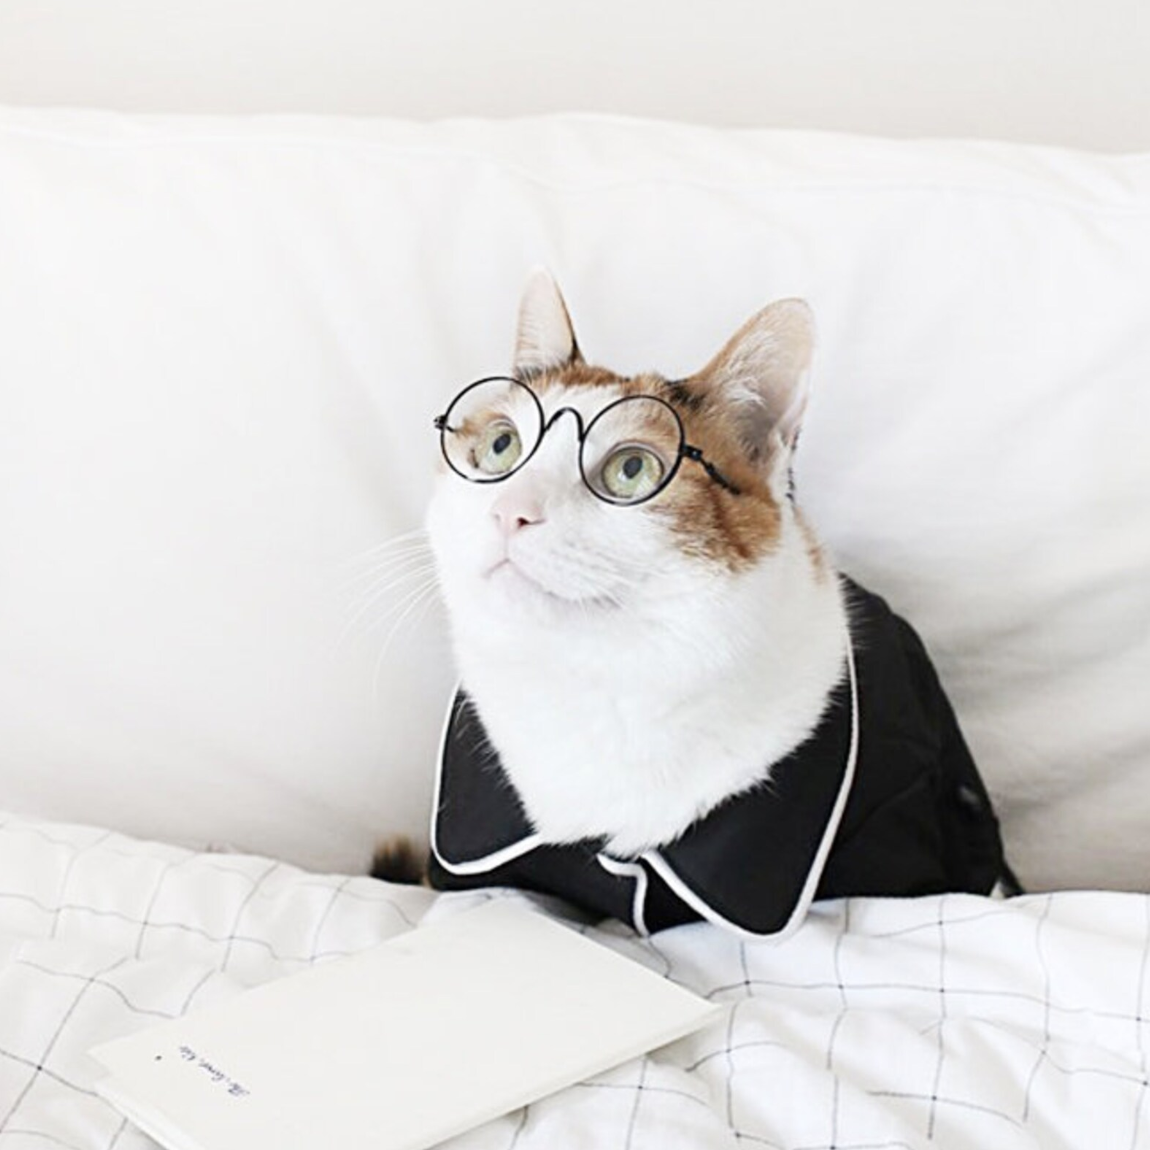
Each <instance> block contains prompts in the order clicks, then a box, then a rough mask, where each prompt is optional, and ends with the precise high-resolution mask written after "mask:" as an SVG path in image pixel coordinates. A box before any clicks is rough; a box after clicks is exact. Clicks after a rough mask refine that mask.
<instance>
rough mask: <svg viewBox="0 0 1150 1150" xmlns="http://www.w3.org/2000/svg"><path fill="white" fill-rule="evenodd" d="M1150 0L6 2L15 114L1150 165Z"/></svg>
mask: <svg viewBox="0 0 1150 1150" xmlns="http://www.w3.org/2000/svg"><path fill="white" fill-rule="evenodd" d="M1148 9H1150V5H1148V4H1146V3H1144V2H1143V0H802V2H796V0H719V2H714V0H712V2H710V3H707V2H705V0H565V2H563V3H556V2H555V0H406V2H400V0H0V102H7V103H33V104H80V105H103V106H107V107H114V108H122V109H130V110H157V111H243V112H263V111H314V112H350V113H373V114H389V115H402V116H413V117H417V118H427V117H437V116H444V115H459V114H474V115H499V116H502V115H510V114H515V113H522V112H546V111H555V110H569V109H581V110H597V111H610V112H626V113H632V114H637V115H653V116H664V117H674V118H681V119H690V120H699V121H705V122H711V123H723V124H755V125H772V126H773V125H782V126H791V127H819V128H832V129H843V130H852V131H864V132H877V133H885V134H891V135H900V136H904V135H967V136H994V137H1003V138H1010V139H1021V140H1032V141H1039V142H1047V143H1060V144H1067V145H1074V146H1083V147H1096V148H1102V149H1108V150H1150V12H1148V11H1147V10H1148Z"/></svg>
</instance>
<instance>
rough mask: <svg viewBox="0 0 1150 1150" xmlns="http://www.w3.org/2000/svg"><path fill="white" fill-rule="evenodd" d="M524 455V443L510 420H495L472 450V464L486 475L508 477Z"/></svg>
mask: <svg viewBox="0 0 1150 1150" xmlns="http://www.w3.org/2000/svg"><path fill="white" fill-rule="evenodd" d="M522 454H523V441H522V440H521V439H520V438H519V432H518V430H517V429H516V427H515V424H514V423H512V422H511V420H509V419H493V420H491V422H490V423H488V424H487V426H486V427H484V428H483V429H482V430H481V431H480V433H479V435H478V437H477V438H476V440H475V443H474V445H473V447H472V448H471V462H472V464H473V465H474V467H475V469H476V470H477V471H481V472H483V474H484V475H506V474H507V472H509V471H510V470H511V469H512V468H513V467H514V466H515V465H516V464H517V463H518V462H519V457H520V456H521V455H522Z"/></svg>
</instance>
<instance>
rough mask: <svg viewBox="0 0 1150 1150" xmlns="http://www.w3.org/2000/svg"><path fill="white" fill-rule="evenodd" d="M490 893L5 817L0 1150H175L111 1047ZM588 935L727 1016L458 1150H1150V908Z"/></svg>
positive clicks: (854, 913) (857, 908)
mask: <svg viewBox="0 0 1150 1150" xmlns="http://www.w3.org/2000/svg"><path fill="white" fill-rule="evenodd" d="M488 897H493V896H492V895H489V894H478V895H472V894H467V895H436V894H434V893H432V892H429V891H426V890H423V889H420V888H408V887H396V886H391V885H388V884H385V883H380V882H376V881H374V880H371V879H368V878H363V877H349V876H339V875H332V876H320V875H316V874H310V873H307V872H305V871H301V870H298V869H295V868H294V867H291V866H288V865H286V864H283V863H277V862H275V861H273V860H271V859H268V858H261V857H256V856H250V855H231V854H220V853H216V854H197V853H193V852H189V851H185V850H182V849H177V848H174V847H169V846H163V845H158V844H155V843H147V842H140V841H136V840H133V839H129V838H126V837H124V836H121V835H118V834H113V833H111V832H107V831H104V830H100V829H94V828H88V827H77V826H70V825H62V824H55V823H45V822H32V821H29V820H26V819H22V818H18V817H15V816H0V1145H2V1146H3V1150H25V1148H27V1150H43V1148H44V1147H52V1146H61V1147H68V1148H73V1150H81V1148H82V1150H134V1148H139V1147H147V1146H150V1145H152V1144H151V1143H150V1142H149V1140H148V1139H146V1138H144V1137H143V1136H142V1135H141V1134H139V1133H138V1132H136V1131H135V1130H134V1129H133V1128H132V1127H130V1126H128V1125H126V1124H125V1123H124V1122H123V1121H122V1120H121V1119H120V1118H119V1116H118V1115H117V1114H116V1113H115V1112H114V1111H113V1110H112V1109H111V1108H110V1107H109V1106H107V1105H106V1104H105V1103H104V1102H103V1101H102V1100H100V1099H99V1098H98V1097H97V1096H96V1095H95V1094H94V1093H93V1091H92V1081H93V1074H94V1073H95V1066H94V1064H93V1063H91V1062H90V1061H89V1060H88V1059H87V1058H86V1057H85V1053H84V1052H85V1051H86V1050H87V1049H88V1048H89V1047H91V1046H93V1045H95V1044H96V1043H98V1042H100V1041H103V1040H105V1039H110V1038H113V1037H115V1036H117V1035H120V1034H124V1033H127V1032H129V1031H131V1030H134V1029H136V1028H138V1027H141V1026H146V1025H148V1024H149V1023H151V1022H154V1021H159V1020H161V1019H164V1018H169V1017H172V1016H173V1015H176V1014H179V1013H180V1012H182V1011H185V1010H187V1009H189V1008H194V1007H197V1006H203V1005H206V1004H207V1003H209V1002H211V1001H213V1000H219V999H221V998H223V997H225V996H227V995H229V994H233V993H235V992H237V991H238V990H240V989H242V988H243V987H246V986H251V985H253V984H256V983H259V982H262V981H265V980H267V979H271V978H275V977H278V976H280V975H284V974H289V973H291V972H292V971H294V970H299V969H301V968H303V967H305V966H307V965H308V964H310V963H313V962H316V961H321V960H325V959H329V958H332V957H334V956H337V955H341V954H345V953H348V952H351V951H355V950H357V949H360V948H363V947H366V946H370V945H372V944H373V943H376V942H379V941H382V940H383V939H386V938H388V937H390V936H393V935H395V934H399V933H402V932H404V931H408V930H417V929H419V927H420V926H421V925H422V924H423V923H425V922H427V921H429V920H431V919H434V918H438V917H440V916H443V915H450V914H456V913H458V912H460V911H461V910H463V909H464V908H466V907H468V906H472V905H474V904H475V902H476V900H477V899H483V898H488ZM497 897H508V898H525V896H523V895H518V894H512V893H509V892H500V893H499V894H498V895H497ZM537 905H538V907H539V910H540V912H541V913H559V912H560V911H561V908H559V907H557V906H555V905H554V904H544V903H543V902H538V903H537ZM589 933H590V934H591V936H592V937H594V938H596V939H598V940H599V941H601V942H602V943H604V944H605V945H607V946H610V947H612V948H614V949H616V950H618V951H621V952H622V953H624V954H627V955H629V956H631V957H632V958H634V959H635V960H636V961H638V962H642V963H645V964H647V965H649V966H651V967H653V968H654V969H656V970H659V971H662V972H665V973H666V974H667V976H668V977H670V978H672V979H674V980H675V981H676V982H679V983H682V984H683V985H684V986H688V987H690V988H691V989H693V990H695V991H697V992H699V993H701V994H704V995H707V996H708V997H710V998H711V999H713V1000H714V1001H716V1002H719V1003H722V1004H723V1005H724V1006H725V1007H727V1010H726V1012H725V1014H724V1016H723V1018H722V1020H721V1021H720V1022H719V1023H718V1024H717V1025H715V1026H712V1027H711V1028H709V1029H707V1030H704V1031H702V1032H701V1033H699V1034H698V1035H696V1036H693V1037H692V1038H689V1039H687V1040H684V1041H681V1042H678V1043H675V1044H673V1045H671V1046H669V1047H666V1048H665V1049H663V1050H660V1051H657V1052H656V1053H655V1054H654V1055H652V1056H651V1057H648V1058H646V1059H643V1060H640V1061H634V1062H630V1063H628V1064H626V1065H624V1066H622V1067H620V1068H618V1069H617V1070H615V1071H613V1072H611V1073H609V1074H606V1075H603V1076H601V1077H599V1078H596V1079H594V1080H593V1081H590V1082H587V1083H584V1084H582V1085H580V1086H577V1087H573V1088H571V1089H569V1090H566V1091H563V1092H562V1093H560V1094H557V1095H555V1096H553V1097H551V1098H548V1099H546V1100H544V1101H542V1102H539V1103H537V1104H535V1105H532V1106H530V1107H528V1108H527V1109H526V1110H523V1111H518V1112H516V1113H514V1114H511V1115H508V1116H507V1117H505V1118H503V1119H501V1120H499V1121H497V1122H494V1123H491V1124H489V1125H487V1126H485V1127H482V1128H481V1129H479V1130H476V1131H474V1132H473V1133H471V1134H469V1135H466V1136H464V1137H462V1138H460V1139H457V1140H455V1141H454V1142H453V1143H451V1145H452V1146H453V1147H460V1148H463V1147H466V1148H468V1150H480V1148H482V1150H488V1148H490V1150H496V1148H498V1150H512V1148H514V1150H528V1148H533V1147H538V1148H546V1150H560V1148H564V1147H594V1148H596V1150H599V1148H608V1147H612V1148H614V1147H619V1148H627V1150H641V1148H644V1147H651V1148H657V1150H666V1148H668V1147H692V1148H694V1147H705V1148H711V1147H716V1148H717V1147H735V1146H744V1145H745V1146H750V1147H755V1146H763V1147H780V1148H781V1147H785V1148H788V1150H797V1148H799V1147H802V1148H804V1150H815V1148H824V1150H830V1148H831V1147H834V1148H836V1150H864V1148H866V1150H872V1148H874V1150H877V1148H885V1147H899V1148H913V1150H917V1148H919V1147H928V1146H933V1147H945V1148H946V1150H988V1148H999V1147H1002V1148H1013V1147H1041V1148H1042V1150H1059V1148H1062V1147H1068V1148H1069V1147H1074V1148H1076V1150H1078V1148H1090V1150H1095V1148H1099V1150H1134V1148H1136V1147H1139V1146H1150V1102H1148V1099H1147V1094H1148V1092H1147V1053H1148V1051H1150V988H1148V986H1147V983H1148V981H1150V898H1148V897H1146V896H1142V895H1124V894H1112V893H1111V894H1101V893H1062V894H1054V895H1042V896H1034V897H1026V898H1020V899H1016V900H1013V901H1011V902H994V901H990V900H987V899H979V898H974V897H969V896H944V897H941V898H924V899H915V900H904V901H883V900H868V899H858V900H852V901H849V902H845V903H844V902H835V903H828V904H821V905H819V906H817V907H816V909H815V911H814V913H813V914H812V915H811V917H810V919H809V921H808V922H807V923H806V924H805V925H804V927H803V928H802V929H800V930H799V931H798V932H797V934H796V935H794V936H793V937H792V938H790V939H789V940H788V941H786V942H784V943H781V944H777V945H772V944H765V943H758V944H756V943H747V942H742V941H739V940H737V939H734V938H731V937H728V936H727V935H725V934H723V933H721V932H720V931H718V930H717V929H716V928H714V927H711V926H709V925H704V924H698V925H693V926H688V927H683V928H680V929H677V930H673V931H669V932H666V933H663V934H661V935H658V936H657V937H656V938H654V939H641V938H638V937H636V936H635V935H634V934H632V933H631V932H630V931H629V930H628V929H626V928H624V927H623V926H621V925H619V924H615V923H605V924H603V925H602V926H600V927H598V928H595V929H591V930H589ZM366 1073H367V1082H368V1084H370V1068H367V1071H366ZM253 1150H258V1148H255V1147H253Z"/></svg>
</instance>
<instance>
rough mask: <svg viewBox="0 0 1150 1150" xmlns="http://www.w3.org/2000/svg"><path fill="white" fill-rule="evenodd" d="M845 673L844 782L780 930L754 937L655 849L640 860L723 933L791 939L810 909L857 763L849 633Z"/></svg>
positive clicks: (855, 686) (855, 696)
mask: <svg viewBox="0 0 1150 1150" xmlns="http://www.w3.org/2000/svg"><path fill="white" fill-rule="evenodd" d="M847 674H848V677H849V679H850V688H851V741H850V748H849V750H848V751H847V765H846V771H845V772H844V773H843V781H842V783H841V784H840V786H839V792H838V795H837V796H836V797H835V805H834V806H833V807H832V808H831V815H830V818H829V819H828V820H827V825H826V827H825V828H824V829H823V837H822V839H821V840H820V842H819V847H818V850H817V851H815V857H814V860H813V861H812V863H811V869H810V870H809V871H808V872H807V878H806V881H805V882H804V883H803V889H802V890H801V891H800V892H799V897H798V901H797V902H796V903H795V908H794V910H793V911H791V916H790V918H789V919H787V921H786V923H785V924H784V925H783V926H782V927H781V928H780V929H779V930H777V931H773V932H772V933H771V934H756V933H755V932H754V931H753V930H747V929H746V927H742V926H739V925H738V924H737V923H734V922H731V921H730V919H727V918H724V917H723V915H721V914H719V912H718V911H717V910H715V909H714V908H713V907H710V906H708V905H707V903H705V902H704V901H703V900H702V899H701V898H700V897H699V896H698V895H697V894H696V893H695V892H694V891H693V890H692V889H691V888H690V887H689V886H688V885H687V884H686V883H685V882H684V881H683V880H682V879H681V878H680V877H679V875H678V874H677V873H676V872H675V871H674V869H672V867H671V865H670V863H668V862H667V860H666V859H665V858H664V857H663V856H662V855H661V854H660V853H659V852H658V851H657V850H649V851H644V853H643V855H642V858H643V859H644V860H645V861H646V862H648V863H649V864H650V865H651V869H652V870H654V871H655V873H656V874H657V875H658V876H659V877H660V878H661V879H662V880H663V881H664V882H665V883H666V884H667V885H668V886H669V887H670V888H671V890H673V891H674V892H675V894H676V895H678V897H679V898H680V899H682V900H683V902H685V903H686V904H687V905H688V906H689V907H690V908H691V909H692V910H693V911H695V913H696V914H698V915H701V916H702V917H703V918H705V919H706V920H707V921H708V922H712V923H714V924H715V925H716V926H721V927H723V928H724V929H726V930H730V931H734V933H735V934H738V935H741V936H742V937H743V938H753V939H760V940H762V939H770V940H771V941H772V942H782V941H783V939H785V938H788V937H790V935H792V934H793V933H794V932H795V931H796V930H797V929H798V928H799V926H800V925H801V924H802V922H803V920H804V919H805V918H806V915H807V911H809V910H810V908H811V903H812V902H814V898H815V892H816V891H817V890H818V885H819V879H820V878H822V874H823V867H824V866H826V861H827V856H828V855H829V854H830V853H831V847H832V846H833V845H834V840H835V835H836V834H837V833H838V829H839V823H840V822H841V821H842V817H843V811H844V810H845V809H846V805H847V797H848V795H849V794H850V789H851V784H852V783H853V782H854V777H855V764H856V763H857V761H858V748H859V703H858V683H857V681H856V679H855V658H854V644H853V643H852V642H851V640H850V636H849V634H848V636H847Z"/></svg>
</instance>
